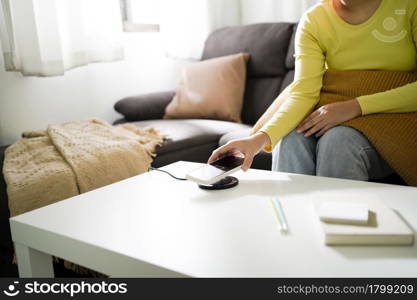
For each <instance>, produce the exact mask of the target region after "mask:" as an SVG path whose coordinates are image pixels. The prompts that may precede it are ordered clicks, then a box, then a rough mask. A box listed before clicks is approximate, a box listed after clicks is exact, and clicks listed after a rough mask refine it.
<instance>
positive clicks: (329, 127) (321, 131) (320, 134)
mask: <svg viewBox="0 0 417 300" xmlns="http://www.w3.org/2000/svg"><path fill="white" fill-rule="evenodd" d="M333 127H334V126H331V125H327V126H324V127H323V128H322V129H321V130H320V131H319V132H318V133H317V134H316V137H321V136H322V135H323V134H325V133H326V132H327V131H328V130H329V129H331V128H333Z"/></svg>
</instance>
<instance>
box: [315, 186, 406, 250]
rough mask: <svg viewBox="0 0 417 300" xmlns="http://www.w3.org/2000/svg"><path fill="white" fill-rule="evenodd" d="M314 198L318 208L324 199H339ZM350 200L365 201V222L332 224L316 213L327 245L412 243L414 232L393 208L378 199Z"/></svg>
mask: <svg viewBox="0 0 417 300" xmlns="http://www.w3.org/2000/svg"><path fill="white" fill-rule="evenodd" d="M322 196H323V194H322ZM321 198H322V197H321ZM313 201H314V207H315V209H316V211H317V210H318V209H319V207H320V205H321V204H322V202H323V201H338V199H333V200H329V199H323V198H322V199H314V200H313ZM344 201H346V200H344ZM351 201H352V202H354V203H366V204H368V206H369V221H368V224H366V225H345V224H331V223H326V222H323V221H320V220H319V216H317V219H318V221H319V222H320V224H321V227H322V228H323V231H324V237H325V243H326V245H332V246H336V245H346V246H348V245H351V246H352V245H364V246H365V245H381V246H382V245H384V246H394V245H397V246H399V245H402V246H410V245H412V244H413V243H414V232H413V231H412V230H411V229H410V228H409V227H408V226H407V224H406V223H405V222H404V221H403V220H402V218H401V217H400V216H399V215H398V214H397V213H396V212H395V211H394V210H392V209H391V208H389V207H388V206H386V205H385V204H383V203H382V202H381V201H379V200H378V199H360V200H359V199H358V200H351Z"/></svg>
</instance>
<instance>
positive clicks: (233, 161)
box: [210, 155, 244, 172]
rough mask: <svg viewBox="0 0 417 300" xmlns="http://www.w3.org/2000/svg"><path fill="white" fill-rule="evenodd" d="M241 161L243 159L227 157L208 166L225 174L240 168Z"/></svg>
mask: <svg viewBox="0 0 417 300" xmlns="http://www.w3.org/2000/svg"><path fill="white" fill-rule="evenodd" d="M243 160H244V159H243V157H238V156H233V155H229V156H225V157H222V158H220V159H218V160H216V161H214V162H212V163H211V164H210V165H212V166H213V167H216V168H218V169H220V170H223V171H225V172H227V171H230V170H233V169H234V168H236V167H238V166H241V165H242V164H243Z"/></svg>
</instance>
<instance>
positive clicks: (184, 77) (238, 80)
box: [164, 53, 250, 123]
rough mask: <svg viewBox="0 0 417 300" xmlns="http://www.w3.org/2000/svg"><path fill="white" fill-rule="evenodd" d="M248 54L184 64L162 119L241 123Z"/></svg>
mask: <svg viewBox="0 0 417 300" xmlns="http://www.w3.org/2000/svg"><path fill="white" fill-rule="evenodd" d="M249 57H250V55H249V54H247V53H239V54H234V55H227V56H222V57H217V58H212V59H207V60H203V61H200V62H195V63H192V64H189V65H187V66H185V67H184V68H183V70H182V72H181V78H180V81H179V83H178V86H177V89H176V95H175V97H174V99H173V100H172V101H171V102H170V103H169V104H168V106H167V107H166V109H165V115H164V119H185V118H195V119H197V118H201V119H216V120H225V121H232V122H239V123H240V122H241V118H240V115H241V112H242V105H243V94H244V91H245V83H246V64H247V61H248V60H249Z"/></svg>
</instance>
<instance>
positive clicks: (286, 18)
mask: <svg viewBox="0 0 417 300" xmlns="http://www.w3.org/2000/svg"><path fill="white" fill-rule="evenodd" d="M319 1H320V0H241V2H242V11H241V22H242V24H250V23H258V22H298V21H299V20H300V18H301V16H302V14H303V13H304V12H305V11H306V10H307V9H308V8H310V7H311V6H313V5H314V4H316V3H317V2H319Z"/></svg>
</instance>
